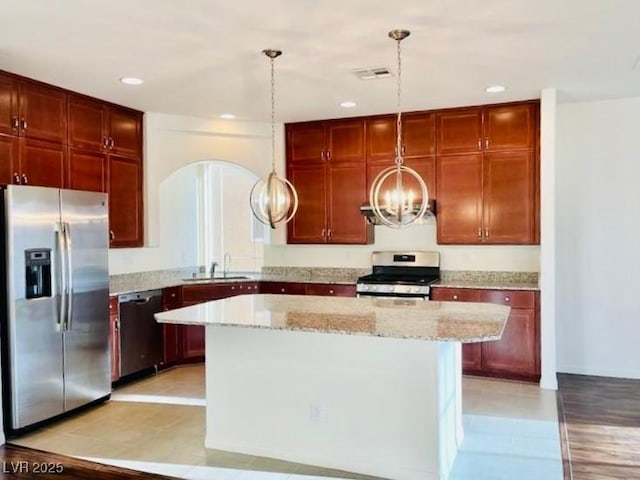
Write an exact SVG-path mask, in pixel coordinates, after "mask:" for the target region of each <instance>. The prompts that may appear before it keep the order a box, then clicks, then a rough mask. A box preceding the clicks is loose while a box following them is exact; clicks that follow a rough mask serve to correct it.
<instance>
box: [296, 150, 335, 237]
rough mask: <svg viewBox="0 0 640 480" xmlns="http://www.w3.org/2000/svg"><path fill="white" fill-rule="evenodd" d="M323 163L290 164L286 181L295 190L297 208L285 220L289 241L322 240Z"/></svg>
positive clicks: (323, 230) (324, 189)
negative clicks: (291, 217) (295, 211)
mask: <svg viewBox="0 0 640 480" xmlns="http://www.w3.org/2000/svg"><path fill="white" fill-rule="evenodd" d="M325 169H326V166H325V165H324V164H323V163H319V164H318V163H312V164H299V165H298V164H293V165H290V166H289V169H288V177H289V181H290V182H291V183H292V184H293V185H294V186H295V188H296V190H297V192H298V212H297V213H296V214H295V215H294V217H293V219H292V220H291V221H290V222H289V223H288V224H287V241H288V243H325V242H326V238H327V221H326V218H327V211H326V201H327V200H326V198H327V181H326V176H325Z"/></svg>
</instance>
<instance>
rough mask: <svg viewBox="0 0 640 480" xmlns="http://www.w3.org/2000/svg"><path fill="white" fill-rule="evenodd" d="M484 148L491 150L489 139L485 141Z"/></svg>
mask: <svg viewBox="0 0 640 480" xmlns="http://www.w3.org/2000/svg"><path fill="white" fill-rule="evenodd" d="M484 148H489V137H487V138H485V139H484Z"/></svg>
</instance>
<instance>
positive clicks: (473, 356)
mask: <svg viewBox="0 0 640 480" xmlns="http://www.w3.org/2000/svg"><path fill="white" fill-rule="evenodd" d="M481 369H482V343H464V344H462V371H463V372H464V373H467V372H478V371H480V370H481Z"/></svg>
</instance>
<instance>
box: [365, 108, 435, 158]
mask: <svg viewBox="0 0 640 480" xmlns="http://www.w3.org/2000/svg"><path fill="white" fill-rule="evenodd" d="M397 120H398V117H397V116H395V115H393V116H389V115H385V116H380V117H371V118H369V119H367V160H369V161H376V160H388V159H394V158H395V156H396V145H397V141H396V132H397ZM400 143H401V148H402V154H403V156H404V158H412V157H426V156H431V155H435V153H436V129H435V114H434V113H405V114H403V115H402V139H401V142H400Z"/></svg>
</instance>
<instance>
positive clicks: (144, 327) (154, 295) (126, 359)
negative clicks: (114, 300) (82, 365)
mask: <svg viewBox="0 0 640 480" xmlns="http://www.w3.org/2000/svg"><path fill="white" fill-rule="evenodd" d="M118 303H119V304H120V305H119V306H120V376H121V377H124V376H126V375H130V374H132V373H136V372H140V371H142V370H145V369H148V368H151V367H154V366H156V365H158V364H159V363H160V362H161V361H162V327H161V325H160V324H159V323H158V322H156V320H155V318H154V317H153V314H154V313H158V312H161V311H162V290H147V291H145V292H136V293H127V294H124V295H119V296H118Z"/></svg>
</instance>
